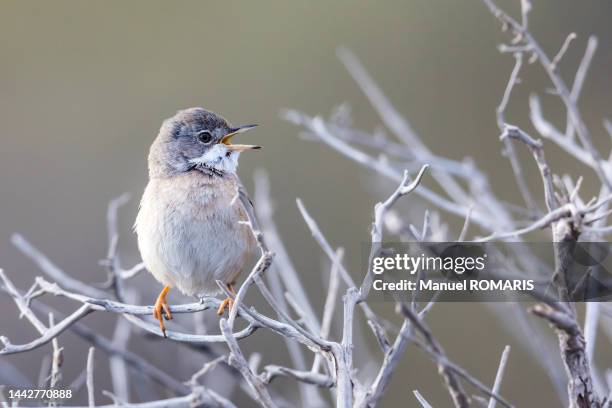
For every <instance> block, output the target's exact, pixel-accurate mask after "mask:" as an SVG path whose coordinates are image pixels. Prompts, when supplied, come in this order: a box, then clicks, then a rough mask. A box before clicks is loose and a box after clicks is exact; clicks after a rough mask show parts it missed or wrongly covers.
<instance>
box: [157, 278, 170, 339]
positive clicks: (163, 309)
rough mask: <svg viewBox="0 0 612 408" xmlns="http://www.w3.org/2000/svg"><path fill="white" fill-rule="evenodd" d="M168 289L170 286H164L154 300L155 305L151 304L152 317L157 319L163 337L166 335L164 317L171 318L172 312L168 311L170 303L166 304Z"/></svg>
mask: <svg viewBox="0 0 612 408" xmlns="http://www.w3.org/2000/svg"><path fill="white" fill-rule="evenodd" d="M169 291H170V286H164V288H163V289H162V291H161V293H160V294H159V296H158V297H157V300H156V301H155V305H154V306H153V317H155V319H157V321H159V328H160V329H161V331H162V333H163V334H164V337H167V336H166V325H165V324H164V318H165V319H166V320H170V319H172V313H170V305H168V301H167V300H166V296H167V295H168V292H169Z"/></svg>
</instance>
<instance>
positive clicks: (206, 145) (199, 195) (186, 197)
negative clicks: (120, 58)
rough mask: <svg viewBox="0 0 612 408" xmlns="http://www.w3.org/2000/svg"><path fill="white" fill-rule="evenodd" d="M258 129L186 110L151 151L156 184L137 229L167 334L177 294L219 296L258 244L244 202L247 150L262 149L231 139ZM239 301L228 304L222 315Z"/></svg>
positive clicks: (144, 199) (151, 182)
mask: <svg viewBox="0 0 612 408" xmlns="http://www.w3.org/2000/svg"><path fill="white" fill-rule="evenodd" d="M255 126H256V125H246V126H238V127H233V126H232V125H231V124H230V123H229V122H228V121H227V120H225V119H224V118H223V117H222V116H220V115H217V114H216V113H213V112H211V111H208V110H206V109H203V108H190V109H185V110H181V111H179V112H177V113H176V115H174V116H173V117H171V118H169V119H166V120H165V121H164V123H163V124H162V127H161V129H160V131H159V134H158V135H157V137H156V138H155V140H154V142H153V144H152V145H151V149H150V151H149V159H148V161H149V183H148V184H147V187H146V189H145V191H144V194H143V196H142V200H141V202H140V209H139V212H138V216H137V217H136V223H135V230H136V233H137V234H138V248H139V250H140V254H141V256H142V260H143V262H144V264H145V266H146V268H147V270H149V271H150V272H151V274H153V276H154V277H155V279H157V280H158V281H159V282H160V283H161V284H162V285H164V287H163V289H162V291H161V293H160V294H159V296H158V297H157V300H156V302H155V307H154V310H153V316H154V317H155V318H156V319H157V320H158V321H159V326H160V329H161V331H162V333H163V334H164V336H166V327H165V325H164V317H165V318H166V319H167V320H169V319H171V318H172V314H171V313H170V308H169V306H168V301H167V299H166V297H167V295H168V292H169V290H170V289H171V288H177V289H178V290H179V291H181V292H182V293H183V294H185V295H193V296H196V297H199V298H201V297H203V296H210V295H215V294H217V293H219V291H220V289H219V287H218V285H217V283H216V282H217V280H220V281H222V282H223V283H224V284H226V285H227V288H228V289H229V290H230V291H231V292H233V293H235V290H234V284H235V281H236V279H237V278H238V276H239V274H240V272H241V270H242V268H243V266H244V265H245V263H246V262H247V261H248V258H249V255H250V252H251V251H252V249H254V247H255V241H254V238H253V236H252V233H251V231H250V229H249V228H248V226H246V225H245V224H244V222H245V221H248V216H247V213H246V211H245V209H244V207H243V206H242V204H241V201H240V200H237V199H236V197H237V194H238V189H239V188H242V186H241V183H240V180H239V179H238V176H237V174H236V170H237V168H238V156H239V155H240V153H241V152H244V151H247V150H253V149H259V148H260V147H259V146H257V145H245V144H232V142H231V140H232V137H234V136H235V135H237V134H239V133H243V132H245V131H247V130H249V129H252V128H254V127H255ZM231 303H232V300H231V298H226V299H225V300H224V301H223V303H222V304H221V306H220V307H219V310H218V313H219V314H220V315H221V314H223V313H224V310H225V309H226V308H227V307H230V306H231Z"/></svg>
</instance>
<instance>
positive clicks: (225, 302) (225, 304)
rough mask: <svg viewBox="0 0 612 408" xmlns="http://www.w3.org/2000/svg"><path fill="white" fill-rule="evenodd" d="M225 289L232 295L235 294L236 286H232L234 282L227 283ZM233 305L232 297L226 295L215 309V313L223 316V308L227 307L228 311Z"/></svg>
mask: <svg viewBox="0 0 612 408" xmlns="http://www.w3.org/2000/svg"><path fill="white" fill-rule="evenodd" d="M227 289H228V290H229V291H230V293H231V294H232V295H234V296H236V288H234V282H232V283H228V284H227ZM233 305H234V299H233V298H231V297H229V296H228V297H226V298H225V299H224V300H223V302H221V304H220V305H219V309H218V310H217V315H219V316H223V313H225V309H227V310H228V312H229V310H230V309H231V308H232V306H233Z"/></svg>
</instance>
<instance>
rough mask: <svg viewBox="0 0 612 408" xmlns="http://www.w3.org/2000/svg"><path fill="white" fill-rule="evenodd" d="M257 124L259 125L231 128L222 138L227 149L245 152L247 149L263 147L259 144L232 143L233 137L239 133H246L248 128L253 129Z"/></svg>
mask: <svg viewBox="0 0 612 408" xmlns="http://www.w3.org/2000/svg"><path fill="white" fill-rule="evenodd" d="M256 126H257V125H244V126H239V127H237V128H234V129H231V130H230V133H228V134H227V135H225V136H224V137H223V139H221V143H223V144H224V145H226V146H227V149H228V150H229V151H232V152H243V151H245V150H256V149H261V146H257V145H245V144H232V137H234V136H236V135H237V134H238V133H244V132H246V131H248V130H251V129H253V128H254V127H256Z"/></svg>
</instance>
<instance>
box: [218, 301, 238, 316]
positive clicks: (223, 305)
mask: <svg viewBox="0 0 612 408" xmlns="http://www.w3.org/2000/svg"><path fill="white" fill-rule="evenodd" d="M233 304H234V299H232V298H231V297H227V298H225V299H224V300H223V302H221V304H220V305H219V309H217V314H218V315H219V316H223V313H225V309H227V310H228V311H229V310H230V309H231V308H232V305H233Z"/></svg>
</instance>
